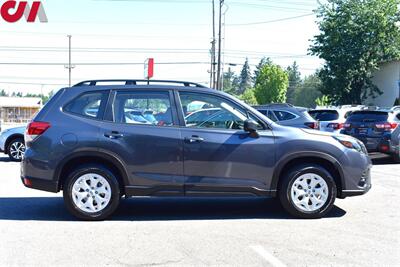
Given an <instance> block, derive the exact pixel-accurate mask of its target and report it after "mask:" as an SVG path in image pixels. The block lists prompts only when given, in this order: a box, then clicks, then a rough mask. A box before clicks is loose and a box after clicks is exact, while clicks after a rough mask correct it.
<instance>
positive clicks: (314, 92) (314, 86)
mask: <svg viewBox="0 0 400 267" xmlns="http://www.w3.org/2000/svg"><path fill="white" fill-rule="evenodd" d="M320 87H321V81H320V79H319V78H318V76H317V75H315V74H314V75H310V76H307V77H305V78H304V80H303V81H301V82H300V84H299V85H298V88H297V89H296V91H295V93H294V101H293V104H294V105H296V106H301V107H307V108H314V107H315V103H316V102H315V101H316V100H317V99H318V98H319V97H321V96H322V94H321V92H320V91H319V89H320Z"/></svg>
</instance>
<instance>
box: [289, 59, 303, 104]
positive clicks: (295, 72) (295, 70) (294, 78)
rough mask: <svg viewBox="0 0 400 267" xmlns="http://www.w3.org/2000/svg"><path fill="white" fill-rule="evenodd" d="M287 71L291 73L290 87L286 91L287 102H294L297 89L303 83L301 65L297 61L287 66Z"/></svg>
mask: <svg viewBox="0 0 400 267" xmlns="http://www.w3.org/2000/svg"><path fill="white" fill-rule="evenodd" d="M286 71H287V73H288V75H289V87H288V90H287V92H286V102H287V103H291V104H293V103H294V98H295V93H296V90H297V88H298V87H299V85H300V84H301V73H300V71H299V65H297V62H296V61H295V62H293V64H292V65H291V66H289V67H287V69H286Z"/></svg>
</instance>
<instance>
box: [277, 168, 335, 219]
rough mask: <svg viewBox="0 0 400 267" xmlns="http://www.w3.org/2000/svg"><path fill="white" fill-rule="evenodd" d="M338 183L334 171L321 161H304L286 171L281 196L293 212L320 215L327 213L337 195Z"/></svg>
mask: <svg viewBox="0 0 400 267" xmlns="http://www.w3.org/2000/svg"><path fill="white" fill-rule="evenodd" d="M336 190H337V189H336V184H335V181H334V179H333V177H332V175H331V174H330V173H329V172H328V171H327V170H326V169H325V168H323V167H321V166H318V165H312V166H309V165H308V166H307V165H301V166H297V167H295V168H293V169H292V170H291V171H289V172H287V173H286V175H284V177H283V180H282V183H281V186H280V190H279V199H280V201H281V203H282V206H283V207H284V208H285V209H286V210H287V211H288V212H289V213H290V214H291V215H293V216H295V217H297V218H304V219H317V218H321V217H323V216H325V215H326V214H327V213H328V212H329V211H330V210H331V209H332V207H333V204H334V202H335V199H336V194H337V191H336Z"/></svg>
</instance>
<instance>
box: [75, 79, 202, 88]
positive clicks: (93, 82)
mask: <svg viewBox="0 0 400 267" xmlns="http://www.w3.org/2000/svg"><path fill="white" fill-rule="evenodd" d="M103 82H106V83H113V82H115V83H121V82H122V83H125V85H138V83H143V84H147V85H150V84H156V83H172V84H181V85H183V86H186V87H198V88H207V87H206V86H204V85H201V84H198V83H193V82H184V81H170V80H135V79H133V80H132V79H128V80H125V79H121V80H118V79H116V80H88V81H83V82H80V83H77V84H75V85H74V86H73V87H79V86H96V85H97V84H98V83H103Z"/></svg>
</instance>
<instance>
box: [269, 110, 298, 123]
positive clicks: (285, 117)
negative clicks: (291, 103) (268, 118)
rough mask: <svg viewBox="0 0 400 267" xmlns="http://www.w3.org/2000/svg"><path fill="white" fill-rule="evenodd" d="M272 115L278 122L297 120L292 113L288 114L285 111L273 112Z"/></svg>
mask: <svg viewBox="0 0 400 267" xmlns="http://www.w3.org/2000/svg"><path fill="white" fill-rule="evenodd" d="M274 114H275V116H276V117H277V118H278V120H279V121H288V120H294V119H296V118H297V116H296V115H294V114H293V113H290V112H287V111H282V110H275V111H274Z"/></svg>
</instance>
